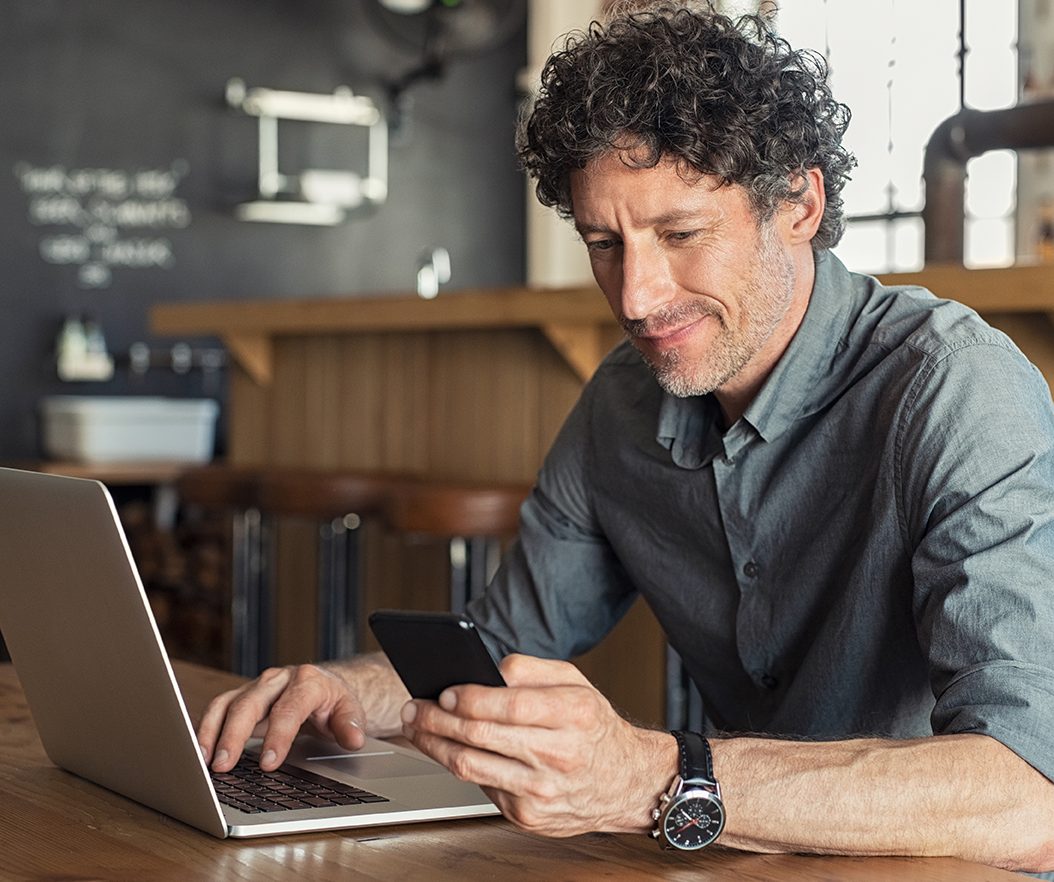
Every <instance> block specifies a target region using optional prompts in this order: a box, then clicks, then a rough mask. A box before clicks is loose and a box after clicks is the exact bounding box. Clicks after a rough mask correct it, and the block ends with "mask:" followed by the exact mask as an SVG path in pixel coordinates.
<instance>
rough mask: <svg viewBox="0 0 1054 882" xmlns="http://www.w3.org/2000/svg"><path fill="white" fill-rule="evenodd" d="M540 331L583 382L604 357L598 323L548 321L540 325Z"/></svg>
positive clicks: (591, 374) (590, 375)
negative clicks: (558, 322)
mask: <svg viewBox="0 0 1054 882" xmlns="http://www.w3.org/2000/svg"><path fill="white" fill-rule="evenodd" d="M542 333H543V334H545V336H546V338H547V339H548V340H549V342H550V343H552V344H553V348H554V349H556V351H557V352H559V353H560V355H562V356H563V358H564V361H566V362H567V363H568V364H569V365H570V366H571V370H573V371H574V372H575V375H576V376H577V377H578V379H580V380H581V381H582V382H583V383H585V382H587V381H588V380H589V379H590V377H592V376H593V373H594V372H595V371H596V369H597V367H598V366H599V364H600V361H601V359H602V358H603V357H604V352H603V349H602V347H601V342H600V327H599V326H598V325H595V324H572V323H567V324H557V323H549V324H546V325H542Z"/></svg>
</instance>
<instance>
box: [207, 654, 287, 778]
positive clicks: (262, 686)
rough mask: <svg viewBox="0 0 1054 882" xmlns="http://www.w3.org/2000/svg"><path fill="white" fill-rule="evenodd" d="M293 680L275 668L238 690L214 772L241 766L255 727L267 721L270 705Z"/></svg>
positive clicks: (218, 746) (222, 732) (221, 737)
mask: <svg viewBox="0 0 1054 882" xmlns="http://www.w3.org/2000/svg"><path fill="white" fill-rule="evenodd" d="M290 676H291V673H290V671H289V670H287V669H286V668H272V669H270V670H267V671H264V672H263V673H262V674H261V675H260V676H259V677H257V678H256V679H255V680H254V681H253V682H252V683H250V684H248V685H247V686H243V687H242V688H241V689H239V690H237V692H236V693H235V694H234V695H233V696H232V697H231V700H230V701H229V702H228V703H227V705H226V714H225V716H224V718H223V721H222V728H221V730H220V734H219V737H218V739H217V740H216V746H215V752H214V753H213V754H212V757H211V761H212V768H213V769H214V770H215V771H217V772H226V771H230V769H232V768H233V767H234V765H235V763H237V762H238V760H239V758H240V757H241V755H242V750H243V749H244V747H245V742H246V741H248V740H249V738H250V737H251V736H252V734H253V730H254V729H255V728H256V724H257V723H259V722H260V721H261V720H263V719H265V718H266V717H267V714H268V711H270V709H271V705H272V704H274V702H275V700H276V699H277V698H278V696H280V695H281V694H282V691H283V690H284V689H285V687H286V685H287V684H288V682H289V679H290ZM210 712H212V708H211V707H210ZM216 713H218V709H217V711H216Z"/></svg>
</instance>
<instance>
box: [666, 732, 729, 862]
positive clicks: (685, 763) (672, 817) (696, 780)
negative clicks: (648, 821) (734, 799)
mask: <svg viewBox="0 0 1054 882" xmlns="http://www.w3.org/2000/svg"><path fill="white" fill-rule="evenodd" d="M672 734H673V737H674V738H676V739H677V748H678V750H679V752H680V757H681V759H680V766H681V772H680V774H679V775H675V776H674V779H673V783H672V784H670V789H669V790H667V791H666V792H665V793H664V794H663V795H662V796H661V797H660V798H659V804H658V805H657V806H656V807H655V809H654V810H653V811H652V813H651V816H652V819H653V820H654V821H655V829H654V830H652V831H651V835H652V836H654V837H655V838H656V839H658V840H659V842H660V843H661V845H662V847H663V848H679V849H683V850H685V851H695V850H697V849H700V848H706V846H708V845H709V844H710V843H711V842H713V841H714V840H715V839H717V837H718V836H720V835H721V831H722V830H723V829H724V828H725V806H724V803H722V802H721V785H720V784H718V783H717V781H716V780H714V760H713V757H712V756H711V754H710V745H709V744H708V743H707V740H706V739H705V738H703V736H702V735H699V734H697V733H695V732H673V733H672Z"/></svg>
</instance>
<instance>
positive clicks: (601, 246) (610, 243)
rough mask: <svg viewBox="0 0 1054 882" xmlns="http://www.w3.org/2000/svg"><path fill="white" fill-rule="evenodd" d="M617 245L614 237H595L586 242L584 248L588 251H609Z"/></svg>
mask: <svg viewBox="0 0 1054 882" xmlns="http://www.w3.org/2000/svg"><path fill="white" fill-rule="evenodd" d="M616 245H618V242H616V241H615V240H614V239H597V240H595V241H593V242H586V248H587V249H589V250H590V251H610V250H611V249H612V248H614V247H615V246H616Z"/></svg>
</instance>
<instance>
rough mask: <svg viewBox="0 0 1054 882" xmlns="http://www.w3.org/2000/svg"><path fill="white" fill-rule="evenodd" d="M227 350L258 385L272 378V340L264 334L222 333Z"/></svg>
mask: <svg viewBox="0 0 1054 882" xmlns="http://www.w3.org/2000/svg"><path fill="white" fill-rule="evenodd" d="M223 344H224V345H225V346H226V347H227V350H228V352H230V354H231V358H233V359H234V360H235V361H236V362H237V363H238V364H239V365H241V367H242V368H243V369H244V370H245V372H246V373H247V374H248V375H249V376H250V377H251V378H252V379H253V382H255V383H256V384H257V385H258V386H270V385H271V380H272V379H273V378H274V341H273V340H272V339H271V338H270V337H268V336H267V335H266V334H224V335H223Z"/></svg>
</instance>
